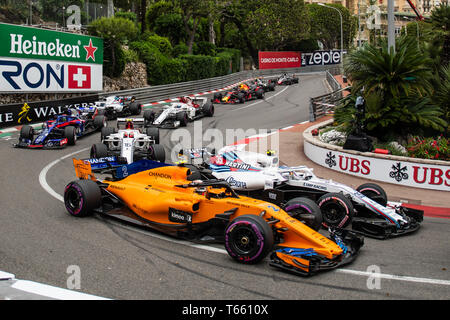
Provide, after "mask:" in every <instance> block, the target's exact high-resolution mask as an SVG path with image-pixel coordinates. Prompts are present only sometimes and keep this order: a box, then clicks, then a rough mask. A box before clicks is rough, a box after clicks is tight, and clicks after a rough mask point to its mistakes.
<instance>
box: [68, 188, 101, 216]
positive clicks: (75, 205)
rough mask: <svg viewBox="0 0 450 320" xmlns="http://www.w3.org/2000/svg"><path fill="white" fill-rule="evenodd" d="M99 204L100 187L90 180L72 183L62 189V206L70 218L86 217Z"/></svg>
mask: <svg viewBox="0 0 450 320" xmlns="http://www.w3.org/2000/svg"><path fill="white" fill-rule="evenodd" d="M101 204H102V193H101V190H100V187H99V186H98V185H97V183H95V182H94V181H92V180H78V181H73V182H71V183H69V184H68V185H67V186H66V188H65V189H64V205H65V206H66V209H67V211H68V212H69V214H70V215H72V216H75V217H85V216H88V215H90V214H92V211H93V210H94V209H96V208H98V207H100V206H101Z"/></svg>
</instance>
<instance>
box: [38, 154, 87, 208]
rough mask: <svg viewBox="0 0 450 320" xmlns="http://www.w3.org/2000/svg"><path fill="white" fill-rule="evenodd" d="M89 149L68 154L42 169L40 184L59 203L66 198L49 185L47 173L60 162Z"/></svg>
mask: <svg viewBox="0 0 450 320" xmlns="http://www.w3.org/2000/svg"><path fill="white" fill-rule="evenodd" d="M88 149H89V148H84V149H81V150H78V151H75V152H72V153H69V154H67V155H65V156H63V157H61V158H59V159H56V160H55V161H53V162H50V163H49V164H48V165H46V166H45V167H44V169H42V171H41V172H40V173H39V183H40V184H41V186H42V188H44V190H45V191H47V192H48V193H49V194H50V195H51V196H53V197H55V198H56V199H58V200H59V201H62V202H64V197H63V196H61V195H60V194H59V193H57V192H56V191H55V190H53V189H52V188H51V187H50V186H49V185H48V183H47V172H48V171H49V170H50V168H51V167H53V166H54V165H55V164H57V163H58V162H60V161H62V160H64V159H67V158H69V157H71V156H73V155H74V154H77V153H80V152H83V151H86V150H88Z"/></svg>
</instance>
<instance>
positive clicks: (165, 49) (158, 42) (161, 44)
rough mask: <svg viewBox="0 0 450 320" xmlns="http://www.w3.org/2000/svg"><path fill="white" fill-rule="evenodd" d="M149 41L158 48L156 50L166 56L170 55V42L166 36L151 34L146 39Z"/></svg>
mask: <svg viewBox="0 0 450 320" xmlns="http://www.w3.org/2000/svg"><path fill="white" fill-rule="evenodd" d="M146 40H147V41H148V42H149V43H151V44H152V45H154V46H155V47H157V48H158V50H159V51H160V52H161V53H162V54H163V55H165V56H166V57H171V56H172V44H171V43H170V41H169V39H168V38H166V37H160V36H158V35H151V36H149V37H147V39H146Z"/></svg>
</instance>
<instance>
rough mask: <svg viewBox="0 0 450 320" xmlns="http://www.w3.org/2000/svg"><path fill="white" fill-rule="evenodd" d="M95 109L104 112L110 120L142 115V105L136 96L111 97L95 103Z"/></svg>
mask: <svg viewBox="0 0 450 320" xmlns="http://www.w3.org/2000/svg"><path fill="white" fill-rule="evenodd" d="M95 107H96V108H97V109H98V110H99V111H102V114H104V115H106V117H107V118H108V120H111V119H116V118H117V117H118V116H122V117H126V116H133V115H140V114H141V112H142V105H141V104H140V103H138V102H137V101H136V97H134V96H109V97H106V98H104V99H103V100H101V101H97V102H95Z"/></svg>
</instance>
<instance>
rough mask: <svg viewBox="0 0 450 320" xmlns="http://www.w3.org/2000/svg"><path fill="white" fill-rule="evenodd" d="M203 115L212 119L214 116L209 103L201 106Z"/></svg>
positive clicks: (212, 107)
mask: <svg viewBox="0 0 450 320" xmlns="http://www.w3.org/2000/svg"><path fill="white" fill-rule="evenodd" d="M202 111H203V114H204V115H205V116H207V117H212V116H213V115H214V105H213V104H212V103H211V102H206V103H205V104H204V105H203V106H202Z"/></svg>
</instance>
